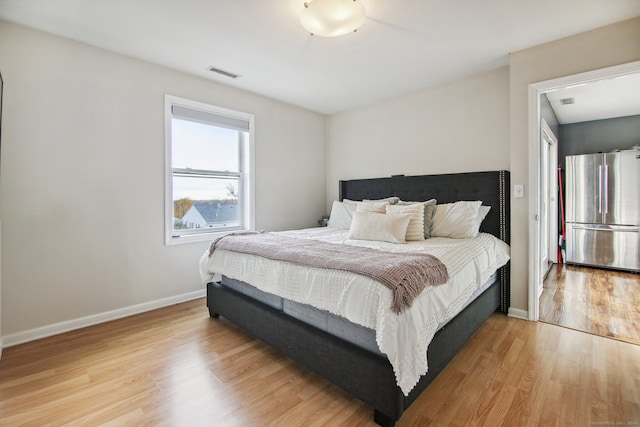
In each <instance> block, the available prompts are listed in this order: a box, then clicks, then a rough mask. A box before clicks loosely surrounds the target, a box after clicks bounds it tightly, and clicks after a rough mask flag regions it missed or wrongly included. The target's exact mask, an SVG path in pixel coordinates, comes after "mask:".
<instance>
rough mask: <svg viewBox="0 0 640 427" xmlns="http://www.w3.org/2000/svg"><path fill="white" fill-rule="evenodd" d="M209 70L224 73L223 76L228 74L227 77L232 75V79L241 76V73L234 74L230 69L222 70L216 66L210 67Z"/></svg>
mask: <svg viewBox="0 0 640 427" xmlns="http://www.w3.org/2000/svg"><path fill="white" fill-rule="evenodd" d="M209 71H211V72H214V73H218V74H222V75H223V76H226V77H231V78H232V79H237V78H238V77H240V74H234V73H232V72H230V71H225V70H221V69H220V68H216V67H209Z"/></svg>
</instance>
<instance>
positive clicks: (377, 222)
mask: <svg viewBox="0 0 640 427" xmlns="http://www.w3.org/2000/svg"><path fill="white" fill-rule="evenodd" d="M410 220H411V214H380V213H374V212H355V213H354V214H353V221H352V222H351V228H349V238H350V239H357V240H376V241H379V242H390V243H405V239H404V236H405V235H406V233H407V227H408V226H409V221H410Z"/></svg>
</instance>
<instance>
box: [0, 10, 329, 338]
mask: <svg viewBox="0 0 640 427" xmlns="http://www.w3.org/2000/svg"><path fill="white" fill-rule="evenodd" d="M0 67H1V68H2V73H3V77H4V82H5V85H4V89H5V92H4V95H5V96H4V111H3V115H4V120H3V128H2V138H3V140H2V167H1V173H2V177H1V179H0V183H1V188H0V191H1V193H0V194H1V197H2V203H1V212H0V217H1V218H2V300H1V301H2V310H1V313H2V335H3V336H4V337H5V344H6V345H10V344H11V343H15V342H17V341H20V339H21V337H24V336H25V334H27V335H28V334H29V331H33V330H34V328H35V329H38V328H42V327H45V328H46V327H47V326H49V325H56V324H59V322H70V321H73V320H74V319H81V318H84V317H85V316H95V315H96V314H99V313H106V312H111V311H113V310H116V311H117V310H121V309H124V308H127V307H132V306H137V305H139V304H143V305H144V304H147V303H149V302H153V301H158V300H163V299H164V300H166V299H167V298H169V299H170V298H173V297H178V298H179V297H180V296H184V295H187V296H189V295H194V292H196V293H197V292H198V291H202V290H203V289H204V287H203V285H202V284H201V283H200V280H199V278H198V273H197V265H198V259H199V257H200V255H201V254H202V253H203V252H204V250H205V248H206V247H207V243H206V242H202V243H192V244H183V245H175V246H165V245H164V237H163V233H164V229H163V227H164V222H163V213H164V94H165V93H168V94H171V95H176V96H180V97H184V98H189V99H193V100H196V101H200V102H207V103H210V104H213V105H217V106H221V107H225V108H230V109H234V110H239V111H244V112H247V113H252V114H254V115H255V129H256V133H255V149H256V153H255V163H256V228H258V229H267V230H279V229H285V228H297V227H305V226H313V225H314V224H315V221H316V220H317V219H318V218H319V217H320V216H321V215H322V214H324V213H325V188H326V177H325V147H324V126H325V117H324V116H322V115H320V114H317V113H313V112H310V111H306V110H303V109H300V108H297V107H293V106H291V105H287V104H283V103H280V102H276V101H274V100H270V99H267V98H264V97H261V96H258V95H255V94H251V93H248V92H244V91H240V90H237V89H235V88H231V87H229V86H225V85H221V84H217V83H215V82H212V81H209V80H204V79H201V78H197V77H193V76H189V75H187V74H184V73H180V72H177V71H173V70H170V69H167V68H163V67H160V66H156V65H152V64H149V63H146V62H143V61H139V60H136V59H132V58H129V57H125V56H122V55H118V54H114V53H111V52H108V51H105V50H102V49H98V48H94V47H90V46H87V45H84V44H80V43H77V42H74V41H70V40H67V39H63V38H60V37H57V36H52V35H49V34H46V33H43V32H39V31H34V30H31V29H28V28H26V27H21V26H17V25H14V24H10V23H7V22H3V21H0ZM203 310H204V307H203Z"/></svg>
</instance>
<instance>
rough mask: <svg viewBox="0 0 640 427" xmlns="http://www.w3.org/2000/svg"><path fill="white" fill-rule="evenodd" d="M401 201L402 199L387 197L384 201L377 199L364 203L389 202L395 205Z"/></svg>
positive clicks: (365, 200)
mask: <svg viewBox="0 0 640 427" xmlns="http://www.w3.org/2000/svg"><path fill="white" fill-rule="evenodd" d="M399 201H400V197H396V196H391V197H385V198H384V199H376V200H371V199H364V200H363V202H388V203H389V204H390V205H395V204H396V203H398V202H399Z"/></svg>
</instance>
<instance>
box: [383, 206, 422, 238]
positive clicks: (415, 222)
mask: <svg viewBox="0 0 640 427" xmlns="http://www.w3.org/2000/svg"><path fill="white" fill-rule="evenodd" d="M394 213H395V214H403V213H406V214H410V215H411V220H410V221H409V226H408V227H407V233H406V234H405V240H406V241H407V242H411V241H420V240H424V204H422V203H415V204H412V205H387V214H394Z"/></svg>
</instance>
